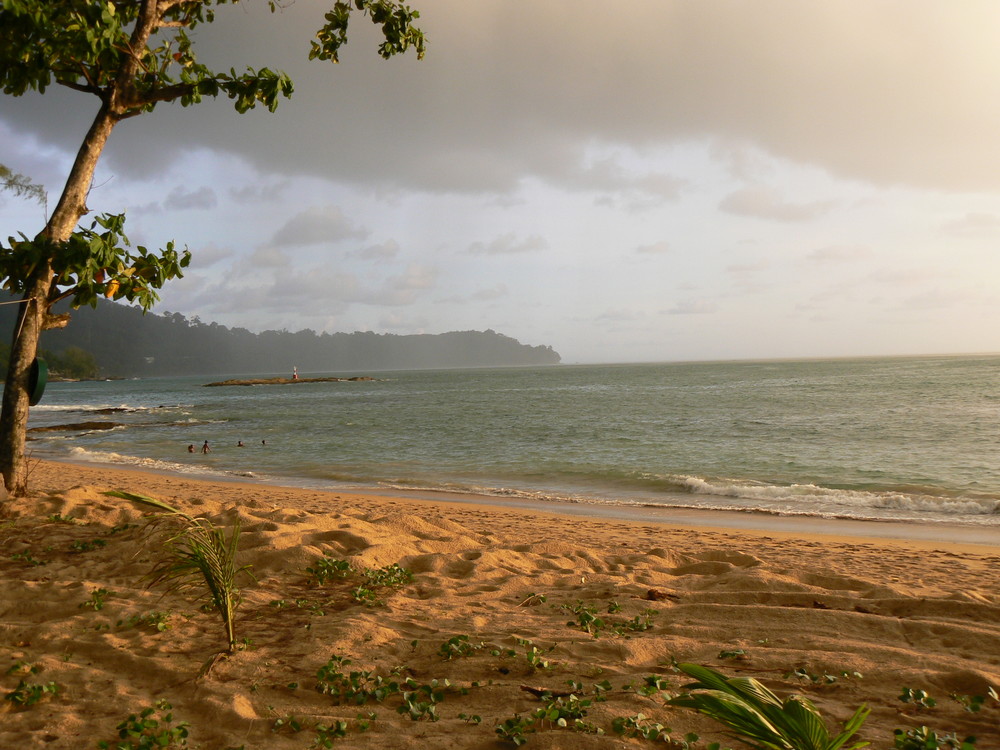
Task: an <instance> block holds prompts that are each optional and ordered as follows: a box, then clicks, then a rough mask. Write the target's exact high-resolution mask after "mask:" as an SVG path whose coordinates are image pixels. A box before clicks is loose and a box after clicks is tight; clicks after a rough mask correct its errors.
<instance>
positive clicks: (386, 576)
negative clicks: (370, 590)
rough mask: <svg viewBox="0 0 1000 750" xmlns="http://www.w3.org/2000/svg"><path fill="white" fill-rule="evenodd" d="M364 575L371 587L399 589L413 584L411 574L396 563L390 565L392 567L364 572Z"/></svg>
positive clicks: (387, 566)
mask: <svg viewBox="0 0 1000 750" xmlns="http://www.w3.org/2000/svg"><path fill="white" fill-rule="evenodd" d="M364 575H365V578H366V579H367V580H368V583H369V584H370V585H372V586H385V587H391V588H399V587H400V586H405V585H406V584H408V583H412V582H413V572H412V571H409V570H407V569H406V568H401V567H400V566H399V564H398V563H392V565H386V566H385V567H384V568H377V569H375V570H366V571H365V573H364Z"/></svg>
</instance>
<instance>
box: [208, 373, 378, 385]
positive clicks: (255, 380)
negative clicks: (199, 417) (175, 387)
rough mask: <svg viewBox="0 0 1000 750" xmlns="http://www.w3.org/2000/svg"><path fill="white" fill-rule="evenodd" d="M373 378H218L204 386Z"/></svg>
mask: <svg viewBox="0 0 1000 750" xmlns="http://www.w3.org/2000/svg"><path fill="white" fill-rule="evenodd" d="M373 380H375V378H372V377H368V376H367V375H365V376H358V377H353V378H249V379H245V380H244V379H239V378H237V379H233V380H219V381H217V382H215V383H205V385H204V387H205V388H214V387H216V386H221V385H297V384H299V383H364V382H370V381H373Z"/></svg>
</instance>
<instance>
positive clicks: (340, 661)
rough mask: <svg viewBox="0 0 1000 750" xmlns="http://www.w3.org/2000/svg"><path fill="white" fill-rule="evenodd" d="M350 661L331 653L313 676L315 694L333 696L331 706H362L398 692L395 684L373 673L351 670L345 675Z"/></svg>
mask: <svg viewBox="0 0 1000 750" xmlns="http://www.w3.org/2000/svg"><path fill="white" fill-rule="evenodd" d="M350 664H351V660H350V659H347V658H345V657H343V656H338V655H336V654H334V655H333V656H331V657H330V660H329V661H328V662H327V663H326V664H324V665H323V666H322V667H320V668H319V671H318V672H317V673H316V685H315V689H316V691H317V692H319V693H321V694H323V695H330V696H333V699H334V702H335V703H355V704H357V705H359V706H360V705H362V704H364V703H367V702H368V701H370V700H373V701H378V702H381V701H384V700H385V699H386V698H388V697H389V696H390V695H395V694H396V693H399V692H401V691H402V688H401V686H400V684H399V682H397V681H395V680H390V679H387V678H386V677H383V676H382V675H379V674H376V673H375V672H374V671H364V670H354V671H351V672H348V673H347V674H345V673H344V672H343V669H345V668H347V667H349V666H350Z"/></svg>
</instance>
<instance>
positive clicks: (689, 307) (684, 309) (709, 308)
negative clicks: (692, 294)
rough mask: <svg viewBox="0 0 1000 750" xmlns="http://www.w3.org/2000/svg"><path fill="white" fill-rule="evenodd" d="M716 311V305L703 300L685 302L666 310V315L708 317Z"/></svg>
mask: <svg viewBox="0 0 1000 750" xmlns="http://www.w3.org/2000/svg"><path fill="white" fill-rule="evenodd" d="M717 310H718V305H716V304H715V303H714V302H707V301H705V300H685V301H682V302H678V303H677V304H676V305H674V306H673V307H671V308H670V309H668V310H666V314H667V315H710V314H711V313H714V312H716V311H717Z"/></svg>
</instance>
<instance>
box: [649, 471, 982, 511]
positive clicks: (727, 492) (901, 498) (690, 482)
mask: <svg viewBox="0 0 1000 750" xmlns="http://www.w3.org/2000/svg"><path fill="white" fill-rule="evenodd" d="M668 481H669V482H671V483H673V484H675V485H676V486H678V487H679V488H681V489H682V490H683V491H685V492H688V493H690V494H694V495H709V496H721V497H730V498H739V499H743V500H751V501H757V502H761V503H768V504H772V503H792V504H794V505H795V506H796V507H798V506H803V505H804V506H813V507H820V508H831V507H832V506H839V507H842V508H844V509H845V510H846V509H856V510H860V509H865V508H868V509H873V510H895V511H904V512H905V511H911V512H916V513H935V514H942V515H962V516H978V515H987V516H991V515H1000V499H998V498H996V497H989V496H981V497H977V496H972V495H965V496H962V495H957V496H949V495H944V494H939V493H933V494H931V493H929V492H928V491H926V490H923V491H919V490H918V491H915V492H906V491H902V490H899V489H895V488H882V489H850V488H834V487H823V486H820V485H815V484H789V485H777V484H766V483H758V482H749V481H741V480H735V479H714V480H710V479H705V478H703V477H697V476H676V477H671V478H669V479H668Z"/></svg>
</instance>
